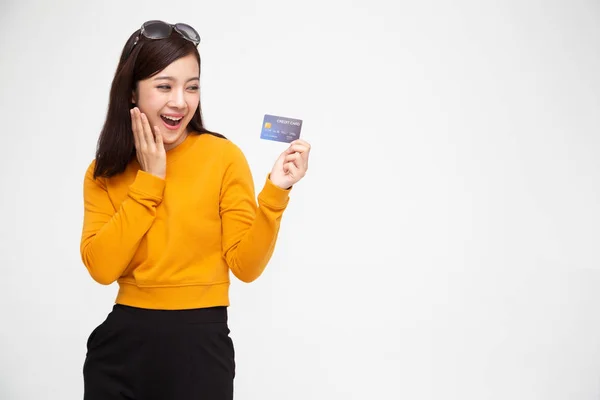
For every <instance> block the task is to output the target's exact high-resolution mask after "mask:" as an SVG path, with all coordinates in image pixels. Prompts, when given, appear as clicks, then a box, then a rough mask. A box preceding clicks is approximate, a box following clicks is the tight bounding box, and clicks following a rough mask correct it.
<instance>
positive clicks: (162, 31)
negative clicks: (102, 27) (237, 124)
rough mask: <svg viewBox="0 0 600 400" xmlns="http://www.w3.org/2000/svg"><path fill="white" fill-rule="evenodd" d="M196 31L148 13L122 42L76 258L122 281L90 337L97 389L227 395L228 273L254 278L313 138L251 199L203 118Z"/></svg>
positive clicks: (230, 373) (103, 276)
mask: <svg viewBox="0 0 600 400" xmlns="http://www.w3.org/2000/svg"><path fill="white" fill-rule="evenodd" d="M199 42H200V38H199V36H198V33H197V32H196V31H195V30H194V29H193V28H192V27H190V26H188V25H185V24H176V25H170V24H167V23H164V22H161V21H149V22H146V23H144V24H143V26H142V28H141V29H140V30H137V31H136V32H134V33H133V34H132V35H131V37H130V38H129V40H128V41H127V43H126V44H125V47H124V49H123V52H122V55H121V59H120V62H119V65H118V68H117V71H116V74H115V77H114V80H113V84H112V88H111V92H110V102H109V107H108V113H107V118H106V122H105V124H104V127H103V129H102V132H101V134H100V138H99V141H98V147H97V152H96V157H95V159H94V161H93V162H92V163H91V164H90V166H89V168H88V170H87V172H86V175H85V179H84V205H85V212H84V222H83V232H82V238H81V256H82V260H83V262H84V264H85V266H86V268H87V270H88V271H89V273H90V275H91V276H92V278H93V279H94V280H96V281H97V282H99V283H101V284H104V285H109V284H111V283H113V282H114V281H117V282H118V284H119V292H118V295H117V298H116V302H115V303H116V304H115V305H114V306H113V310H112V312H111V313H110V314H109V315H108V317H107V318H106V320H105V321H104V322H103V323H102V324H100V325H99V326H98V327H97V328H96V329H95V330H94V331H93V332H92V334H91V335H90V337H89V339H88V342H87V350H88V352H87V356H86V360H85V364H84V367H83V374H84V387H85V396H84V398H85V399H87V400H92V399H102V400H110V399H144V400H147V399H161V400H162V399H177V400H182V399H211V400H219V399H232V398H233V379H234V375H235V361H234V348H233V343H232V342H231V339H230V337H229V328H228V325H227V306H229V297H228V292H229V285H230V279H229V276H230V275H229V271H230V270H231V272H232V273H233V275H235V276H236V277H237V278H239V279H240V280H242V281H244V282H251V281H253V280H255V279H256V278H258V277H259V276H260V275H261V273H262V272H263V270H264V268H265V267H266V265H267V263H268V261H269V259H270V257H271V255H272V253H273V249H274V247H275V243H276V239H277V235H278V231H279V228H280V222H281V218H282V214H283V212H284V210H285V209H286V206H287V204H288V201H289V193H290V189H291V187H292V185H294V184H295V183H296V182H298V181H299V180H300V179H302V177H304V175H305V173H306V170H307V165H308V156H309V152H310V146H309V144H308V143H306V142H305V141H302V140H297V141H295V142H293V143H291V144H290V146H289V148H288V149H287V150H285V151H284V152H283V153H282V154H281V155H280V156H279V158H278V159H277V161H276V162H275V165H274V166H273V169H272V170H271V172H270V173H269V174H268V175H267V177H266V179H265V183H264V186H263V188H262V190H261V192H260V193H259V195H258V203H257V201H256V198H255V192H254V187H253V179H252V175H251V171H250V168H249V165H248V163H247V161H246V159H245V157H244V155H243V153H242V152H241V150H240V149H239V148H238V147H237V146H236V145H234V144H233V143H232V142H231V141H229V140H227V139H226V138H225V137H223V136H222V135H219V134H217V133H214V132H210V131H208V130H207V129H205V128H204V126H203V123H202V114H201V107H200V94H199V86H198V85H199V78H200V56H199V54H198V50H197V46H198V44H199Z"/></svg>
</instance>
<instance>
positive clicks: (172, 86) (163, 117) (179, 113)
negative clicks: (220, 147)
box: [133, 54, 200, 151]
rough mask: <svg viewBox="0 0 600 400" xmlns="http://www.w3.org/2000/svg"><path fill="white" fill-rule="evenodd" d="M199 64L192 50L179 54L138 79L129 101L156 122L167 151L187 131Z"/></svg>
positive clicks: (196, 96)
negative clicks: (154, 73) (160, 67)
mask: <svg viewBox="0 0 600 400" xmlns="http://www.w3.org/2000/svg"><path fill="white" fill-rule="evenodd" d="M199 76H200V68H199V66H198V61H197V60H196V57H195V56H194V55H193V54H190V55H188V56H186V57H183V58H180V59H178V60H176V61H174V62H173V63H171V64H170V65H169V66H168V67H166V68H165V69H163V70H162V71H160V72H159V73H158V74H156V75H155V76H153V77H152V78H148V79H145V80H143V81H139V82H138V87H137V90H136V91H135V92H134V94H133V102H134V103H135V105H136V106H137V107H138V108H139V109H140V111H141V112H143V113H144V114H146V116H147V117H148V120H149V122H150V126H151V127H152V130H153V131H154V126H158V127H159V129H160V133H161V134H162V137H163V142H164V145H165V149H166V150H167V151H168V150H170V149H172V148H174V147H176V146H177V145H179V144H180V143H181V142H183V141H184V140H185V138H186V136H187V134H188V132H189V131H188V128H187V126H188V123H189V122H190V120H191V119H192V117H193V116H194V113H195V112H196V109H197V108H198V104H199V102H200V91H199V83H200V82H199Z"/></svg>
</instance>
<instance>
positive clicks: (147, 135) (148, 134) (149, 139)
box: [142, 114, 156, 148]
mask: <svg viewBox="0 0 600 400" xmlns="http://www.w3.org/2000/svg"><path fill="white" fill-rule="evenodd" d="M142 128H143V132H144V133H143V136H144V139H146V144H147V145H148V146H149V147H151V148H155V147H156V140H155V139H154V134H153V133H152V129H150V123H149V122H148V117H147V116H146V114H142Z"/></svg>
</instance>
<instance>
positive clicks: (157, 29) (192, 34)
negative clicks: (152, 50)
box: [131, 20, 200, 50]
mask: <svg viewBox="0 0 600 400" xmlns="http://www.w3.org/2000/svg"><path fill="white" fill-rule="evenodd" d="M173 30H175V32H177V33H179V34H180V35H181V37H183V38H184V39H186V40H189V41H190V42H192V43H194V44H195V45H196V46H198V44H200V35H199V34H198V32H196V30H195V29H194V28H192V27H191V26H189V25H188V24H182V23H177V24H174V25H173V24H169V23H167V22H163V21H156V20H154V21H146V22H144V23H143V24H142V27H141V28H140V35H143V36H144V37H146V38H148V39H166V38H168V37H169V36H171V33H172V32H173ZM139 41H140V36H138V37H136V38H135V41H134V42H133V46H131V50H133V48H134V47H135V45H136V44H138V43H139Z"/></svg>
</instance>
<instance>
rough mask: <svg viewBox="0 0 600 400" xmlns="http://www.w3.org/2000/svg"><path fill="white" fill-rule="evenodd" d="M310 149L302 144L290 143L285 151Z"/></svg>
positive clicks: (296, 151) (305, 151)
mask: <svg viewBox="0 0 600 400" xmlns="http://www.w3.org/2000/svg"><path fill="white" fill-rule="evenodd" d="M309 151H310V147H309V146H306V145H304V144H290V147H288V148H287V150H286V153H288V154H290V153H307V152H309Z"/></svg>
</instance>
